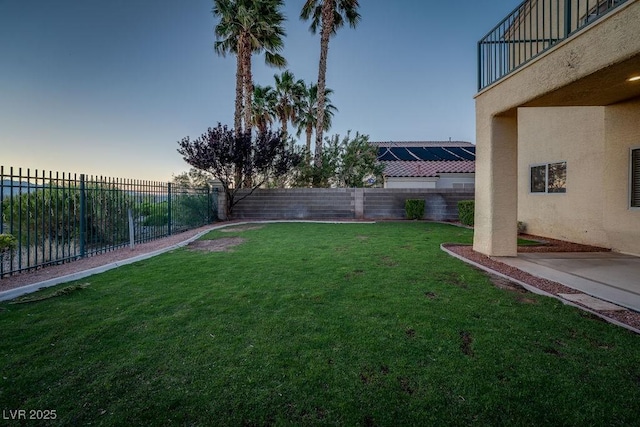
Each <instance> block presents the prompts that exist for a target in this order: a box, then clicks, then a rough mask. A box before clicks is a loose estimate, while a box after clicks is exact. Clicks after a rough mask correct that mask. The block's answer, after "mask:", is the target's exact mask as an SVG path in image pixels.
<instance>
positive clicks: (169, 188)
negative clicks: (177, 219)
mask: <svg viewBox="0 0 640 427" xmlns="http://www.w3.org/2000/svg"><path fill="white" fill-rule="evenodd" d="M167 209H168V210H169V212H168V213H167V222H168V231H167V234H168V235H169V236H171V183H170V182H169V183H167Z"/></svg>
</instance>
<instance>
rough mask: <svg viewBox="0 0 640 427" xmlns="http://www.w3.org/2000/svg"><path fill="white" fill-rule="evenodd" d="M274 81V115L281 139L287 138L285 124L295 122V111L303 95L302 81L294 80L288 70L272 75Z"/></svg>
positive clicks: (303, 85) (303, 86)
mask: <svg viewBox="0 0 640 427" xmlns="http://www.w3.org/2000/svg"><path fill="white" fill-rule="evenodd" d="M273 78H274V79H275V81H276V88H275V92H276V98H277V103H276V108H275V110H276V115H277V116H278V118H279V119H280V123H281V126H282V135H283V138H286V137H287V123H288V122H289V120H291V122H292V123H294V122H295V121H296V118H297V110H298V105H299V103H300V100H301V99H302V96H303V94H304V89H305V84H304V81H302V80H296V78H295V77H294V75H293V73H292V72H291V71H289V70H287V71H285V72H283V73H282V74H280V75H277V74H276V75H274V76H273Z"/></svg>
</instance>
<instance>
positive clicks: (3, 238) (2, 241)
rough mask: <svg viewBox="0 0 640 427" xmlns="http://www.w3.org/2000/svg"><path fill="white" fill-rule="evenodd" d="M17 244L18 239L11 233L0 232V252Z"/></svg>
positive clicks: (6, 250) (13, 247)
mask: <svg viewBox="0 0 640 427" xmlns="http://www.w3.org/2000/svg"><path fill="white" fill-rule="evenodd" d="M17 244H18V240H17V239H16V238H15V237H13V236H12V235H11V234H0V253H3V252H8V251H10V250H12V249H15V248H16V246H17Z"/></svg>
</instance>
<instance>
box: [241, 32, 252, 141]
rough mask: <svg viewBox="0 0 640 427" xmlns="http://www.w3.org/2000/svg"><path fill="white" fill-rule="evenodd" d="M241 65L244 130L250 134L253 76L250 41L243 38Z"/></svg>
mask: <svg viewBox="0 0 640 427" xmlns="http://www.w3.org/2000/svg"><path fill="white" fill-rule="evenodd" d="M243 43H244V47H243V56H244V58H243V61H242V62H243V64H242V68H243V71H244V130H245V132H249V133H250V132H251V127H252V126H251V125H252V123H251V116H252V114H253V111H252V110H253V108H252V104H253V103H252V100H253V74H252V73H251V39H250V38H249V37H244V40H243Z"/></svg>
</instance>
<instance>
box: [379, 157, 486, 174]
mask: <svg viewBox="0 0 640 427" xmlns="http://www.w3.org/2000/svg"><path fill="white" fill-rule="evenodd" d="M382 163H384V165H385V169H384V175H385V176H392V177H435V176H439V175H440V174H443V173H475V171H476V162H474V161H472V160H463V161H455V160H449V161H445V160H440V161H392V162H382Z"/></svg>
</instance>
